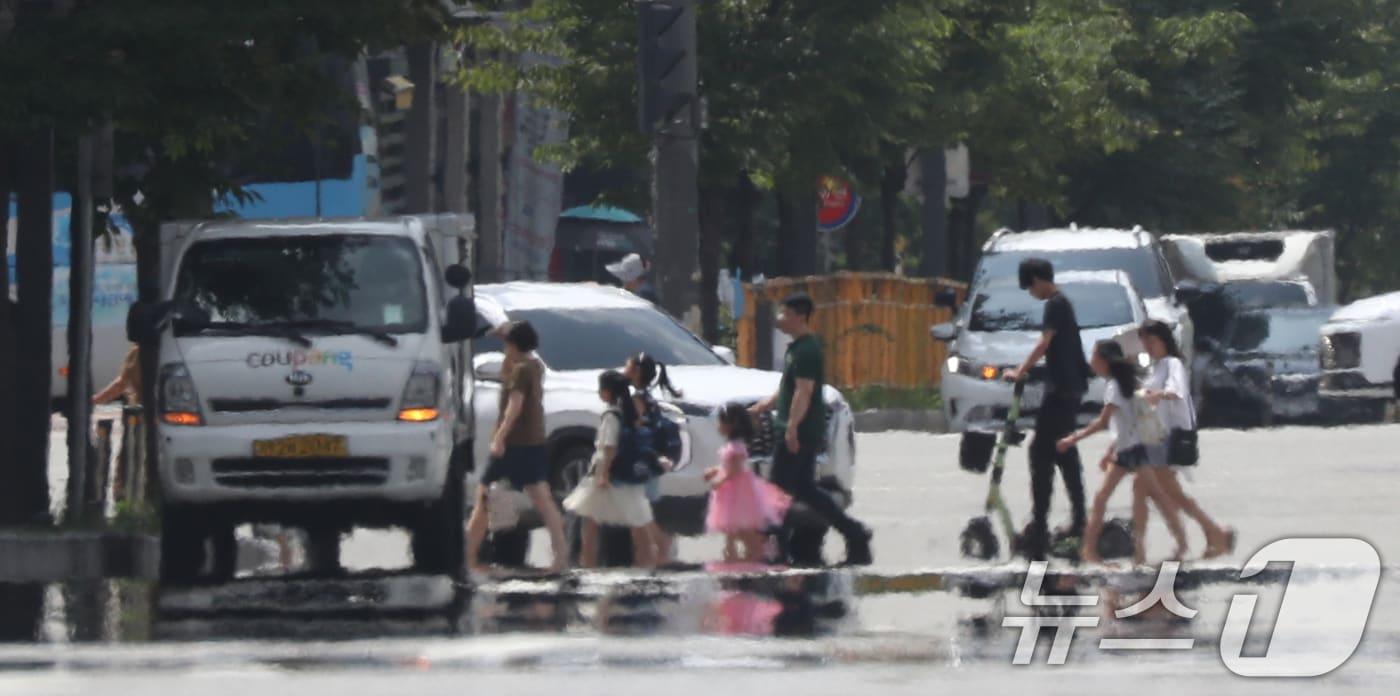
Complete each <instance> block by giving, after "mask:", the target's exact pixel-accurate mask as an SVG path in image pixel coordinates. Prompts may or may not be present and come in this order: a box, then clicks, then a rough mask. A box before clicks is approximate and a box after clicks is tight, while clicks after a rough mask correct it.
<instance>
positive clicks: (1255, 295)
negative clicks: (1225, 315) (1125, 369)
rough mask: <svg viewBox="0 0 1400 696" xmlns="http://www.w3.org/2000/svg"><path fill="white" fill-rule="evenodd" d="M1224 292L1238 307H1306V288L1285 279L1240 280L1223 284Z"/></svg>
mask: <svg viewBox="0 0 1400 696" xmlns="http://www.w3.org/2000/svg"><path fill="white" fill-rule="evenodd" d="M1225 294H1226V295H1228V296H1229V297H1230V299H1232V300H1234V301H1235V306H1236V307H1239V308H1240V309H1262V308H1266V307H1306V306H1308V289H1307V288H1306V287H1304V286H1303V285H1302V284H1301V283H1290V282H1287V281H1241V282H1235V283H1226V284H1225Z"/></svg>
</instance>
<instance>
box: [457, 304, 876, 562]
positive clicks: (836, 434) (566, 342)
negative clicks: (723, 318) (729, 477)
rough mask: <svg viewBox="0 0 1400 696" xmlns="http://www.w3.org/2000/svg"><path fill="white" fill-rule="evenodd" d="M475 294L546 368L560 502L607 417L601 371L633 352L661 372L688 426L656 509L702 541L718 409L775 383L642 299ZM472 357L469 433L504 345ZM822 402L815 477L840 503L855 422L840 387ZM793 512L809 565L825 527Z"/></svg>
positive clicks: (750, 399)
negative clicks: (512, 325)
mask: <svg viewBox="0 0 1400 696" xmlns="http://www.w3.org/2000/svg"><path fill="white" fill-rule="evenodd" d="M476 294H477V306H478V313H479V315H480V317H481V321H482V322H483V323H486V324H498V323H500V322H502V321H505V320H507V319H510V320H519V319H525V320H528V321H530V323H531V324H533V325H534V327H535V329H536V330H537V331H538V332H539V335H540V349H539V356H540V358H541V360H542V361H543V362H544V363H545V365H546V374H545V380H544V388H545V402H544V406H545V427H546V430H547V431H548V432H549V456H550V462H551V467H552V477H551V483H552V485H553V487H554V490H555V494H556V496H558V497H560V498H562V497H563V496H564V495H565V494H567V493H568V491H569V490H571V489H572V487H573V485H574V484H575V483H576V482H577V481H578V479H579V478H580V477H581V476H582V475H583V473H584V471H585V469H586V468H587V466H588V462H589V459H590V457H591V456H592V454H593V437H594V432H595V428H596V427H597V424H598V420H599V418H600V417H601V415H602V412H603V408H604V405H603V404H602V403H601V402H600V401H599V400H598V375H599V373H600V372H602V371H603V370H607V369H611V368H619V367H621V366H622V364H623V362H624V361H625V360H626V359H627V357H628V356H629V355H631V354H633V353H636V352H637V351H645V352H646V353H647V354H649V355H651V356H652V357H653V358H655V359H656V360H658V361H660V362H662V363H665V364H666V366H667V370H668V372H669V374H670V378H671V381H672V382H673V383H674V384H675V385H676V386H677V387H678V388H679V389H680V390H681V391H682V392H683V395H682V396H681V397H680V398H678V399H675V400H673V401H671V402H670V403H671V404H672V405H673V406H674V407H675V409H676V410H677V412H679V413H680V414H682V415H683V416H684V418H685V421H686V423H685V428H684V432H685V440H686V443H687V446H686V453H685V456H684V457H683V461H682V462H680V466H679V468H678V469H677V470H675V471H672V472H670V473H668V474H666V475H664V476H662V477H661V480H660V482H659V483H660V489H661V499H660V500H659V501H658V502H657V503H656V505H655V512H656V514H657V518H658V522H659V523H660V524H661V525H662V526H663V527H665V528H666V529H668V530H669V531H672V532H675V533H679V534H697V533H700V532H701V531H702V529H703V523H704V515H705V508H706V504H707V502H708V495H709V491H710V488H709V484H707V483H706V482H705V480H704V479H703V478H702V475H703V474H704V471H705V469H707V468H709V467H711V466H714V465H716V464H717V463H718V452H719V448H720V445H721V444H723V443H722V442H721V439H720V435H719V431H718V429H717V424H716V420H715V414H716V412H717V410H718V408H719V407H720V406H722V405H724V404H725V403H727V402H730V401H738V402H741V403H745V404H752V403H754V402H756V401H759V400H760V399H763V398H765V397H767V396H769V395H771V394H773V393H775V392H776V391H777V389H778V383H779V381H780V379H781V374H779V373H777V372H769V371H764V370H753V369H747V368H742V367H736V366H735V365H734V364H733V355H732V353H730V352H729V351H728V350H727V349H721V348H715V347H712V346H710V345H708V344H706V343H705V342H704V341H702V340H701V339H700V338H698V337H696V336H695V335H694V334H692V333H691V332H690V331H688V330H686V329H685V327H683V326H681V325H680V324H679V323H677V322H676V321H675V320H674V319H672V318H671V317H670V316H669V315H667V314H665V313H663V312H661V311H660V310H658V309H656V307H655V306H653V305H652V304H651V303H650V302H647V301H646V300H643V299H641V298H638V297H637V296H635V295H633V294H631V293H629V292H626V291H623V290H620V289H617V288H613V287H609V286H603V285H592V284H551V283H533V282H515V283H506V284H501V285H481V286H477V288H476ZM475 348H476V351H477V352H476V356H475V358H474V361H473V362H474V367H475V375H476V380H477V389H476V399H477V402H476V417H477V427H478V428H481V429H482V430H481V432H485V433H489V432H491V430H492V428H493V427H494V426H495V420H496V401H497V398H498V394H499V389H500V382H499V375H500V365H501V359H502V355H501V353H500V352H499V351H500V350H501V349H502V348H501V344H500V341H499V340H498V339H493V338H484V339H482V340H479V341H477V342H475ZM660 396H663V397H664V395H660ZM823 401H824V402H825V404H826V410H827V417H828V421H829V424H828V436H827V448H826V451H825V452H824V453H822V454H821V455H820V456H819V457H818V461H817V477H818V479H819V485H820V486H821V487H822V488H823V489H825V490H826V491H828V492H829V493H831V495H832V496H833V497H834V498H835V499H836V500H838V501H839V502H840V503H841V504H842V505H845V506H849V505H850V503H851V501H852V494H851V486H852V483H853V480H854V474H855V469H854V465H855V430H854V419H853V416H852V413H851V409H850V407H849V406H848V405H847V404H846V401H845V399H844V398H843V397H842V395H841V392H840V391H838V390H837V389H835V388H833V387H830V386H828V387H826V389H825V391H824V392H823ZM760 430H764V429H763V428H760ZM487 439H489V438H481V439H480V440H479V442H478V443H477V450H478V451H477V461H479V462H480V461H485V457H486V445H487V442H486V440H487ZM772 452H773V440H772V438H771V437H760V438H759V439H758V441H756V442H753V443H750V448H749V453H750V455H751V456H752V457H753V460H754V462H755V464H756V465H757V466H759V468H760V469H762V470H766V469H767V467H768V466H770V464H771V456H772ZM796 514H797V515H798V518H797V519H798V520H799V524H798V526H799V530H798V532H797V534H796V535H795V537H796V538H795V543H794V544H793V549H792V552H793V553H794V554H795V555H799V556H804V557H803V558H801V559H799V560H803V561H808V560H815V559H814V558H813V557H812V556H811V554H813V553H815V554H817V556H819V555H820V549H821V540H822V537H823V536H824V535H825V533H826V529H825V527H824V525H822V524H820V523H819V522H818V521H817V519H816V518H815V517H813V516H810V515H808V514H806V513H805V510H804V509H802V508H799V509H798V511H797V513H796ZM531 517H532V516H531V515H528V514H527V515H526V516H525V517H524V518H523V519H522V522H521V528H522V529H528V528H529V527H530V526H532V525H534V524H535V523H536V521H535V520H533V519H531ZM522 536H524V535H522ZM521 543H523V542H521ZM515 553H523V551H517V552H515Z"/></svg>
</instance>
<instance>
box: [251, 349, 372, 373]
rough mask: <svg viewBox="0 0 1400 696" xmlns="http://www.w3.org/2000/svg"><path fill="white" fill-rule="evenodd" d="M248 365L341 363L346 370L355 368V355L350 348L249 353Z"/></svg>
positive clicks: (310, 365)
mask: <svg viewBox="0 0 1400 696" xmlns="http://www.w3.org/2000/svg"><path fill="white" fill-rule="evenodd" d="M246 362H247V363H248V367H251V368H254V369H257V368H263V367H278V366H281V367H290V368H293V369H295V368H299V367H313V366H316V365H339V366H340V367H343V368H345V371H346V372H349V371H351V370H353V369H355V361H354V355H353V354H351V352H350V351H348V350H341V351H323V350H287V351H279V352H271V351H269V352H259V353H249V354H248V359H247V361H246Z"/></svg>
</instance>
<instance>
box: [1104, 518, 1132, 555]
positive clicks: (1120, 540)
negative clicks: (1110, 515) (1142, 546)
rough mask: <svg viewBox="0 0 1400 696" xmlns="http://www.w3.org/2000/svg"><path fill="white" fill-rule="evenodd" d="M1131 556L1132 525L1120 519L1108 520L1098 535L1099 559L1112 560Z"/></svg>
mask: <svg viewBox="0 0 1400 696" xmlns="http://www.w3.org/2000/svg"><path fill="white" fill-rule="evenodd" d="M1132 556H1133V523H1132V522H1130V521H1128V520H1125V519H1122V518H1114V519H1111V520H1109V521H1108V522H1107V523H1106V524H1104V526H1103V533H1101V534H1100V535H1099V557H1100V558H1110V559H1112V558H1132Z"/></svg>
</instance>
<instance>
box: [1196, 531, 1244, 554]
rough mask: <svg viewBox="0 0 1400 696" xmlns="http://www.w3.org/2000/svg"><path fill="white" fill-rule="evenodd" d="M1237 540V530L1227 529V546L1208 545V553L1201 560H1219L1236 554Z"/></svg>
mask: <svg viewBox="0 0 1400 696" xmlns="http://www.w3.org/2000/svg"><path fill="white" fill-rule="evenodd" d="M1236 538H1237V537H1236V534H1235V529H1234V528H1233V527H1228V528H1226V529H1225V544H1224V545H1223V546H1221V545H1218V544H1209V545H1207V546H1206V552H1205V554H1204V555H1202V556H1201V558H1204V559H1211V558H1219V557H1221V556H1228V555H1230V554H1232V553H1234V552H1235V541H1236Z"/></svg>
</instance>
